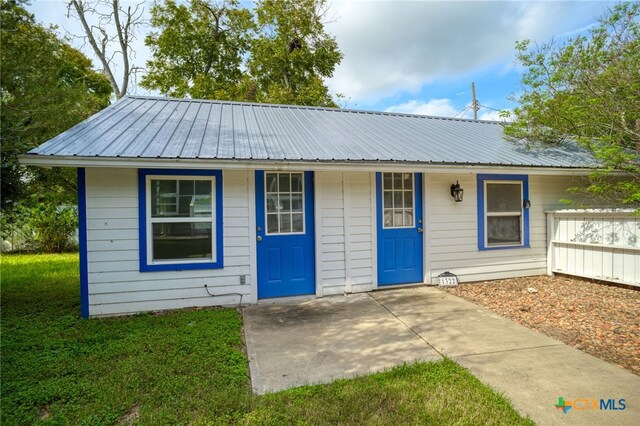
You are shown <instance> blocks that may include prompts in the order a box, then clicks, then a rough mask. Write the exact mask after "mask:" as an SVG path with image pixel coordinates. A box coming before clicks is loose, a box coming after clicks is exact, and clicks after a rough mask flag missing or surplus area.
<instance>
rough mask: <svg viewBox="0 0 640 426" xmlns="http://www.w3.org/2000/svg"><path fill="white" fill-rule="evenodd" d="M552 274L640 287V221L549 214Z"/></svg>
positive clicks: (617, 215) (608, 215)
mask: <svg viewBox="0 0 640 426" xmlns="http://www.w3.org/2000/svg"><path fill="white" fill-rule="evenodd" d="M548 215H549V216H548V224H549V225H548V226H549V231H550V232H549V236H550V239H551V242H552V244H551V246H550V248H549V255H550V257H549V260H548V261H549V265H548V272H549V273H552V272H559V273H563V274H570V275H578V276H582V277H587V278H593V279H599V280H606V281H612V282H617V283H622V284H630V285H635V286H640V239H639V238H638V236H639V235H640V219H638V217H636V216H634V215H633V213H631V212H629V213H623V212H617V213H615V212H606V211H601V212H597V211H595V210H591V211H589V210H586V211H580V210H565V211H562V210H561V211H558V212H555V213H553V212H552V213H548Z"/></svg>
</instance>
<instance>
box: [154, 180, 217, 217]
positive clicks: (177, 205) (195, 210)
mask: <svg viewBox="0 0 640 426" xmlns="http://www.w3.org/2000/svg"><path fill="white" fill-rule="evenodd" d="M150 186H151V217H153V218H162V217H211V214H212V207H211V180H186V179H185V180H182V179H181V180H169V179H151V185H150Z"/></svg>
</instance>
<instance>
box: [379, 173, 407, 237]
mask: <svg viewBox="0 0 640 426" xmlns="http://www.w3.org/2000/svg"><path fill="white" fill-rule="evenodd" d="M382 198H383V217H384V221H383V227H384V228H407V227H411V226H413V221H414V215H413V173H382Z"/></svg>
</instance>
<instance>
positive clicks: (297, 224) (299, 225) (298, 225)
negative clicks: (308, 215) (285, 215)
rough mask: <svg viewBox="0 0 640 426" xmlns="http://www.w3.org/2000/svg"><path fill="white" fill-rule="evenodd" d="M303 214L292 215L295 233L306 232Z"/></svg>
mask: <svg viewBox="0 0 640 426" xmlns="http://www.w3.org/2000/svg"><path fill="white" fill-rule="evenodd" d="M302 218H303V216H302V213H294V214H292V215H291V220H292V222H291V231H293V232H302V231H303V230H304V225H303V222H302V220H303V219H302Z"/></svg>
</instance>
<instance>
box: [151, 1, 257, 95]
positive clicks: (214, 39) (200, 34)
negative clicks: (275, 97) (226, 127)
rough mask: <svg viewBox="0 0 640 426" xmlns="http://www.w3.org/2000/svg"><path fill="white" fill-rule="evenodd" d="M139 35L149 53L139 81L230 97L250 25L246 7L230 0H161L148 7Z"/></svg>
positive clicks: (166, 89) (164, 89)
mask: <svg viewBox="0 0 640 426" xmlns="http://www.w3.org/2000/svg"><path fill="white" fill-rule="evenodd" d="M151 25H152V26H154V27H156V28H158V29H159V30H160V31H159V32H152V33H151V34H149V35H148V36H147V38H146V40H145V43H146V44H147V45H148V46H150V47H151V52H152V54H153V58H152V59H151V60H150V61H148V62H147V74H146V75H145V76H144V77H143V78H142V81H141V85H142V86H143V87H146V88H148V89H153V90H159V91H160V92H161V93H163V94H165V95H169V96H176V97H184V96H187V95H188V96H191V97H194V98H205V99H235V98H237V97H238V96H237V95H236V88H237V85H238V82H239V81H240V80H241V79H242V75H243V72H242V65H243V61H244V57H245V55H246V54H247V51H248V49H249V43H250V40H251V34H252V31H253V28H254V25H253V19H252V15H251V12H250V11H249V10H248V9H245V8H239V7H238V2H237V1H236V0H225V1H222V2H221V3H218V4H210V3H208V2H206V1H202V0H193V1H191V2H190V3H189V5H185V4H178V3H177V2H175V1H174V0H167V1H165V2H164V4H158V3H157V4H155V5H154V6H153V7H152V8H151Z"/></svg>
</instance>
